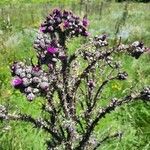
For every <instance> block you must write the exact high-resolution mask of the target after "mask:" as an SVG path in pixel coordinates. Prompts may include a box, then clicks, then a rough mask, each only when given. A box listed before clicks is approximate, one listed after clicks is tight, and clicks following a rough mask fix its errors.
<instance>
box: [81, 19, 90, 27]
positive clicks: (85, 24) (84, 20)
mask: <svg viewBox="0 0 150 150" xmlns="http://www.w3.org/2000/svg"><path fill="white" fill-rule="evenodd" d="M82 24H83V26H85V27H87V26H88V25H89V21H88V19H87V18H86V17H84V18H83V20H82Z"/></svg>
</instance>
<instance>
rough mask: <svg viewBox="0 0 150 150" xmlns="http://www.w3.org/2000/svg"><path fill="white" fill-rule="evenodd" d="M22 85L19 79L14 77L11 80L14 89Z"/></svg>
mask: <svg viewBox="0 0 150 150" xmlns="http://www.w3.org/2000/svg"><path fill="white" fill-rule="evenodd" d="M22 83H23V81H22V79H21V78H19V77H15V78H14V79H13V80H12V85H13V86H14V87H16V86H19V85H22Z"/></svg>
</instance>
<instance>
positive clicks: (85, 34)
mask: <svg viewBox="0 0 150 150" xmlns="http://www.w3.org/2000/svg"><path fill="white" fill-rule="evenodd" d="M82 34H83V36H89V35H90V33H89V32H87V31H85V32H83V33H82Z"/></svg>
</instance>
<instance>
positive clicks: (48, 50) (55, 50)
mask: <svg viewBox="0 0 150 150" xmlns="http://www.w3.org/2000/svg"><path fill="white" fill-rule="evenodd" d="M47 52H48V53H51V54H55V53H56V52H58V48H56V47H51V46H50V47H48V48H47Z"/></svg>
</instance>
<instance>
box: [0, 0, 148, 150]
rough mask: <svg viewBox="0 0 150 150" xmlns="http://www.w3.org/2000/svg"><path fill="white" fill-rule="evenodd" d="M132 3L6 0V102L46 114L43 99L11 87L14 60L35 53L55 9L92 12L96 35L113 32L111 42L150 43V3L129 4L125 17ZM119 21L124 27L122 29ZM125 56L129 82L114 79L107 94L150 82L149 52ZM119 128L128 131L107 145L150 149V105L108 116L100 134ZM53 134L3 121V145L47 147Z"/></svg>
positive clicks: (26, 149)
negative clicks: (39, 35)
mask: <svg viewBox="0 0 150 150" xmlns="http://www.w3.org/2000/svg"><path fill="white" fill-rule="evenodd" d="M125 5H126V3H115V2H113V1H112V2H106V1H102V0H93V1H90V2H88V3H84V4H82V5H81V1H79V0H55V1H54V0H49V1H48V0H47V1H46V0H38V1H36V0H26V1H25V0H22V1H21V0H20V1H15V0H14V1H12V2H11V3H10V1H8V0H1V1H0V14H1V15H0V103H1V104H4V105H6V106H7V107H8V108H9V111H10V112H13V113H19V112H22V113H23V112H24V113H27V114H31V115H32V116H34V117H39V116H42V112H41V110H40V107H41V105H42V99H40V98H38V99H37V100H36V101H34V102H33V103H29V102H27V101H26V98H25V96H23V95H22V94H21V93H20V92H19V91H16V90H14V89H13V88H12V87H11V84H10V81H11V74H10V69H9V65H10V64H11V63H12V62H13V61H14V60H25V59H27V60H28V58H29V56H31V57H35V51H34V49H33V41H34V38H35V36H36V33H37V31H38V27H39V25H40V23H41V22H42V20H44V17H45V16H46V14H48V12H50V11H51V10H52V9H53V8H56V7H59V8H62V9H64V8H65V9H71V10H72V11H73V12H75V13H76V14H78V15H80V16H83V15H84V14H85V13H87V15H88V18H89V20H90V26H89V30H90V32H91V35H96V34H100V33H104V32H106V33H108V34H109V38H110V41H112V39H113V38H115V37H116V36H117V37H119V36H122V40H123V41H124V42H125V43H130V42H133V41H135V40H141V41H144V43H145V45H147V46H150V43H149V42H150V3H147V4H144V3H129V4H128V7H127V12H126V13H127V17H126V19H125V21H124V20H123V19H122V18H123V14H124V12H125ZM117 26H119V30H118V32H117V33H116V30H117ZM81 43H82V42H81V40H80V39H76V40H75V41H73V42H71V44H69V47H70V51H73V50H74V49H75V48H77V47H79V46H80V44H81ZM118 57H120V58H121V59H122V60H123V68H124V69H125V70H127V71H128V73H129V79H128V81H127V82H125V83H118V82H112V83H111V84H110V85H109V87H108V88H107V89H106V90H105V95H106V96H107V97H109V96H121V95H123V94H124V92H125V91H124V89H125V88H126V87H129V86H131V85H136V86H138V88H140V87H142V85H150V54H148V53H147V54H144V55H142V56H141V58H140V59H139V60H135V59H132V58H131V57H130V56H125V55H120V56H118ZM116 130H120V131H123V132H124V135H123V138H122V140H121V141H119V139H116V140H113V141H108V142H107V143H105V144H104V145H103V146H102V147H101V149H102V150H149V149H150V105H149V104H147V103H142V102H137V103H133V104H130V105H128V106H127V105H125V106H124V107H121V108H120V109H117V111H116V112H114V113H112V114H111V115H108V116H107V117H106V118H105V119H103V120H102V122H101V124H100V125H99V126H97V129H96V131H97V133H98V135H99V137H101V136H103V134H104V133H105V132H106V133H110V132H113V131H116ZM46 138H50V137H49V136H48V135H47V134H46V133H44V132H43V131H42V130H37V129H35V128H33V127H32V126H31V125H28V124H26V123H20V122H8V121H6V122H0V150H44V149H45V148H46V146H45V139H46Z"/></svg>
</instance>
